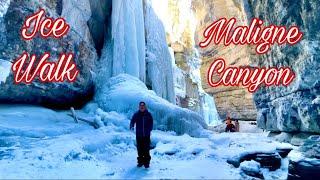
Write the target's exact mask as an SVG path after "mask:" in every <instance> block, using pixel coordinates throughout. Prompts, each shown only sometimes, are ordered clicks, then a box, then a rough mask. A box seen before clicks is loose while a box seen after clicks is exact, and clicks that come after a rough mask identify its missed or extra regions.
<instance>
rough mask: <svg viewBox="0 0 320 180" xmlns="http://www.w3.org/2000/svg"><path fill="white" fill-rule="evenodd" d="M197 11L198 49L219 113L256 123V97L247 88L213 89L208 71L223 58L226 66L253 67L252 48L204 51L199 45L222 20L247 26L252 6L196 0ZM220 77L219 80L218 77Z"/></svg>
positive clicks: (204, 80) (204, 79) (212, 47)
mask: <svg viewBox="0 0 320 180" xmlns="http://www.w3.org/2000/svg"><path fill="white" fill-rule="evenodd" d="M192 8H193V12H194V14H195V16H196V19H197V29H196V34H195V41H196V45H197V49H198V50H199V52H200V56H201V58H202V65H201V79H202V86H203V88H204V90H205V91H206V92H207V93H209V94H212V95H213V96H214V99H215V103H216V106H217V109H218V112H219V114H220V116H221V117H222V118H225V116H226V115H227V114H229V116H231V117H232V118H234V119H241V120H255V119H256V108H255V105H254V102H253V95H252V94H251V93H249V92H248V91H247V89H246V88H243V87H229V86H218V87H215V88H213V87H211V86H209V85H208V83H207V72H208V69H209V66H210V64H211V63H212V62H213V61H214V60H215V59H217V58H223V59H225V61H226V65H227V66H229V65H232V66H244V65H250V56H251V54H252V51H251V49H250V48H249V47H248V46H246V45H244V46H241V45H237V46H235V45H230V46H228V47H225V46H224V45H214V44H210V45H209V46H208V47H207V48H204V49H203V48H200V47H199V46H198V44H199V42H201V41H202V40H203V35H202V34H203V31H204V29H205V28H206V27H208V26H209V25H210V24H211V23H212V22H214V21H215V20H218V19H220V18H223V17H225V18H227V19H229V18H232V17H235V18H236V19H237V23H236V24H237V25H247V24H248V22H249V21H250V18H251V14H250V10H248V9H250V6H249V2H248V1H247V0H230V1H226V0H194V1H193V2H192ZM215 78H217V77H215Z"/></svg>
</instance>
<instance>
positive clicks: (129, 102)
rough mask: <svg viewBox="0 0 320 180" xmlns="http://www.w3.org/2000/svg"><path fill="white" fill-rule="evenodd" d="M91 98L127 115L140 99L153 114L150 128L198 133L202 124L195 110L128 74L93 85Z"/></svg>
mask: <svg viewBox="0 0 320 180" xmlns="http://www.w3.org/2000/svg"><path fill="white" fill-rule="evenodd" d="M95 101H96V102H97V103H98V105H99V107H100V108H102V109H103V110H104V111H107V112H108V111H116V112H120V113H125V114H126V115H127V117H128V118H129V119H131V117H132V115H133V113H134V112H136V111H137V110H138V104H139V102H140V101H144V102H146V105H147V107H148V109H149V111H150V112H151V113H152V115H153V117H154V129H162V130H173V131H175V132H177V133H178V134H183V133H187V134H190V135H192V136H200V135H201V131H203V128H205V127H206V123H205V122H204V120H203V119H202V118H201V116H199V115H198V114H197V113H195V112H193V111H190V110H188V109H184V108H180V107H178V106H176V105H173V104H171V103H170V102H168V101H167V100H165V99H163V98H161V97H159V96H157V95H156V93H155V92H154V91H152V90H148V88H147V87H146V86H145V84H144V83H143V82H142V81H140V80H139V79H138V78H136V77H133V76H130V75H128V74H120V75H118V76H115V77H112V78H110V79H109V80H108V81H107V82H106V83H105V86H103V87H101V89H97V93H96V97H95Z"/></svg>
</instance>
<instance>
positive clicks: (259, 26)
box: [199, 18, 303, 54]
mask: <svg viewBox="0 0 320 180" xmlns="http://www.w3.org/2000/svg"><path fill="white" fill-rule="evenodd" d="M236 22H237V21H236V19H235V18H231V19H229V20H227V19H226V18H221V19H218V20H217V21H215V22H213V23H212V24H210V25H209V26H208V27H207V28H206V29H205V30H204V32H203V37H204V40H203V41H202V42H200V43H199V46H200V47H201V48H205V47H207V46H208V45H209V44H210V43H211V42H213V43H214V44H216V45H218V44H220V43H221V41H223V44H224V45H225V46H229V45H230V44H234V45H238V44H241V45H244V44H248V45H251V44H254V45H256V48H255V50H256V52H257V53H258V54H264V53H266V52H268V51H269V50H270V48H271V46H272V45H273V44H275V43H277V44H279V45H281V44H285V43H288V44H289V45H294V44H296V43H297V42H299V41H300V40H301V39H302V37H303V33H302V32H301V31H300V30H299V28H298V27H297V26H291V27H290V28H289V29H288V30H287V29H286V27H284V26H276V25H273V24H271V25H269V26H265V27H263V21H262V20H261V19H258V18H253V19H252V21H251V23H250V25H249V26H237V27H235V28H234V26H235V24H236Z"/></svg>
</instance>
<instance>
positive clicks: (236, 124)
mask: <svg viewBox="0 0 320 180" xmlns="http://www.w3.org/2000/svg"><path fill="white" fill-rule="evenodd" d="M234 126H235V129H236V132H240V124H239V121H238V120H235V122H234Z"/></svg>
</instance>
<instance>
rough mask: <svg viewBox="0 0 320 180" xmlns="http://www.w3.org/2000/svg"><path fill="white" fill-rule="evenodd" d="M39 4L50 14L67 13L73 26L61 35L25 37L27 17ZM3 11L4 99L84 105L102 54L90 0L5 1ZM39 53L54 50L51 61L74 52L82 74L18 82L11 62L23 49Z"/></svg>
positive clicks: (0, 90)
mask: <svg viewBox="0 0 320 180" xmlns="http://www.w3.org/2000/svg"><path fill="white" fill-rule="evenodd" d="M39 8H43V9H45V10H46V13H47V15H48V16H51V17H54V18H58V17H59V16H62V17H65V18H66V19H67V21H68V23H70V25H71V27H72V29H71V30H70V32H69V33H68V34H67V35H66V36H64V37H63V38H61V39H54V38H48V39H42V38H39V36H37V37H35V38H34V39H32V40H29V41H24V40H23V39H22V38H21V36H20V29H21V27H22V24H23V21H24V20H25V18H26V17H27V16H29V15H30V14H31V13H33V12H36V11H38V9H39ZM0 9H1V12H0V15H1V16H0V39H1V46H0V52H1V53H0V66H1V67H0V71H1V72H0V77H1V79H0V102H1V103H8V102H9V103H31V104H44V105H48V106H54V107H70V106H71V105H73V106H76V105H78V106H79V105H82V104H83V103H84V102H86V101H87V100H89V99H90V98H91V97H92V94H93V92H94V86H93V76H92V73H91V72H92V70H93V69H94V62H95V61H96V60H97V58H98V56H97V54H96V50H95V48H94V46H93V43H92V39H91V35H90V33H89V28H88V26H87V24H86V22H87V21H88V20H89V18H90V16H91V9H90V4H89V1H82V3H77V2H76V1H66V0H64V1H62V0H56V1H45V0H40V1H20V0H11V1H10V0H6V1H1V8H0ZM25 51H26V52H28V53H29V54H36V55H37V57H38V58H40V56H41V55H42V54H43V53H45V52H50V53H51V57H50V60H49V61H57V60H58V58H59V56H60V54H61V53H74V55H75V57H74V60H75V62H76V64H77V68H78V69H79V70H80V72H81V73H80V74H79V75H78V76H77V79H76V81H75V82H74V83H69V82H59V83H41V82H39V80H37V79H36V80H35V81H33V82H32V83H31V84H28V85H26V84H18V85H16V84H14V80H13V73H12V72H11V65H12V62H13V61H14V59H15V58H17V57H19V56H20V55H21V54H22V53H23V52H25Z"/></svg>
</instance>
